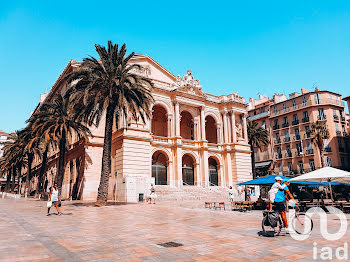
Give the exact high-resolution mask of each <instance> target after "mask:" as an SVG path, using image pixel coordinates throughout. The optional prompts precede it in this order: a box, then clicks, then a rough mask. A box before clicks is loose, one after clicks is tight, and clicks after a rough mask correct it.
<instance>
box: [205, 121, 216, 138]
mask: <svg viewBox="0 0 350 262" xmlns="http://www.w3.org/2000/svg"><path fill="white" fill-rule="evenodd" d="M205 135H206V139H207V141H208V143H213V144H217V143H218V139H217V131H216V121H215V119H214V118H213V117H212V116H207V117H206V118H205Z"/></svg>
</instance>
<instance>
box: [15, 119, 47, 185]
mask: <svg viewBox="0 0 350 262" xmlns="http://www.w3.org/2000/svg"><path fill="white" fill-rule="evenodd" d="M17 135H18V140H17V141H16V143H18V150H19V151H22V155H23V156H26V161H27V165H26V166H27V174H26V188H28V191H29V192H30V188H29V187H30V180H31V179H32V164H33V160H34V157H35V156H36V155H37V156H40V155H41V151H40V148H39V147H38V144H37V143H33V130H32V125H31V124H29V125H28V126H27V127H26V128H24V129H22V130H20V131H18V133H17Z"/></svg>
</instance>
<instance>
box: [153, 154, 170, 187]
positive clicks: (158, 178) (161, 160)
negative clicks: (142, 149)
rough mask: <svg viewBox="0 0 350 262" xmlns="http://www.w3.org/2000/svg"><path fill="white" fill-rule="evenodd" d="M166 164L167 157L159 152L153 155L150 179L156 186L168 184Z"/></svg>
mask: <svg viewBox="0 0 350 262" xmlns="http://www.w3.org/2000/svg"><path fill="white" fill-rule="evenodd" d="M167 162H168V159H167V157H166V156H165V155H164V154H163V153H162V152H161V151H157V152H155V153H154V154H153V156H152V177H154V179H155V184H156V185H167V184H168V174H167V171H168V170H167V169H168V165H167Z"/></svg>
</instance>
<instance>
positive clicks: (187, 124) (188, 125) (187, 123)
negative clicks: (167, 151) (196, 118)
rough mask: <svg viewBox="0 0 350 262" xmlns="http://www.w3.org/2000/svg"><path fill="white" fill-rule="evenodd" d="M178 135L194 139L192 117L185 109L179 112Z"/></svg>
mask: <svg viewBox="0 0 350 262" xmlns="http://www.w3.org/2000/svg"><path fill="white" fill-rule="evenodd" d="M180 135H181V137H182V138H184V139H190V140H194V125H193V118H192V115H191V114H190V113H189V112H187V111H183V112H182V113H181V121H180Z"/></svg>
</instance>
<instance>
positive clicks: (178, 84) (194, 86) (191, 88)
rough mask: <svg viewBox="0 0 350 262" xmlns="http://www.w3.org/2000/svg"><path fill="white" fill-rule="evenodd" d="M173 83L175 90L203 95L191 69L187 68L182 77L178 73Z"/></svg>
mask: <svg viewBox="0 0 350 262" xmlns="http://www.w3.org/2000/svg"><path fill="white" fill-rule="evenodd" d="M173 85H174V87H175V89H176V91H182V92H185V93H188V94H191V95H198V96H204V93H203V91H202V86H201V84H200V83H199V79H194V77H193V75H192V70H187V74H186V75H184V76H183V77H181V76H179V75H178V76H177V77H176V81H175V83H174V84H173Z"/></svg>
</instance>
